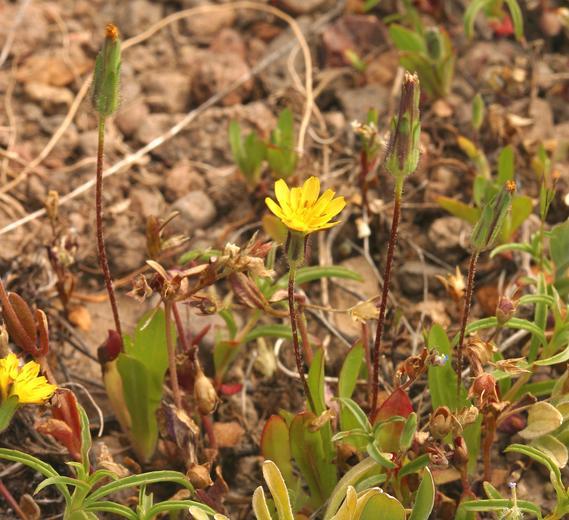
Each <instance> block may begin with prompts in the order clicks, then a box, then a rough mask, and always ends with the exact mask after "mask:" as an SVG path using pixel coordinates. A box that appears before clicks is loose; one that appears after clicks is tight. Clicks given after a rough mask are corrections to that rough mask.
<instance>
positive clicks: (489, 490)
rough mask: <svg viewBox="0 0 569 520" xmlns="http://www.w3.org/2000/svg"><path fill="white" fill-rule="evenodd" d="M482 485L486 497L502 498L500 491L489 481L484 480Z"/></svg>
mask: <svg viewBox="0 0 569 520" xmlns="http://www.w3.org/2000/svg"><path fill="white" fill-rule="evenodd" d="M482 486H483V487H484V492H485V493H486V496H487V497H488V498H497V499H498V500H500V499H502V498H504V497H503V496H502V495H501V494H500V492H499V491H498V490H497V489H496V488H495V487H494V486H493V485H492V484H490V482H484V483H483V484H482Z"/></svg>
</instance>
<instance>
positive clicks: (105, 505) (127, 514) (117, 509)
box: [84, 500, 139, 520]
mask: <svg viewBox="0 0 569 520" xmlns="http://www.w3.org/2000/svg"><path fill="white" fill-rule="evenodd" d="M84 510H85V511H87V512H92V513H94V512H100V513H112V514H114V515H118V516H122V517H123V518H129V519H130V520H139V517H138V515H137V514H136V513H135V512H134V511H133V510H132V509H130V508H129V507H127V506H123V505H122V504H117V503H116V502H109V501H107V500H101V501H99V502H95V503H93V504H90V505H89V506H88V507H85V508H84ZM95 518H96V517H95Z"/></svg>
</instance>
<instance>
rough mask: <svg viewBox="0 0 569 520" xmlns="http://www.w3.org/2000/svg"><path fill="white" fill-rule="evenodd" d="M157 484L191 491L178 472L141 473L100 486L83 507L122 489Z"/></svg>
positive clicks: (191, 488) (190, 486)
mask: <svg viewBox="0 0 569 520" xmlns="http://www.w3.org/2000/svg"><path fill="white" fill-rule="evenodd" d="M157 482H171V483H173V484H178V485H180V486H182V487H184V488H186V489H189V490H190V491H193V489H194V488H193V487H192V485H191V484H190V481H189V480H188V479H187V478H186V476H185V475H184V474H183V473H180V472H179V471H169V470H162V471H149V472H148V473H142V474H140V475H131V476H129V477H124V478H121V479H120V480H116V481H114V482H110V483H108V484H105V485H103V486H101V487H100V488H99V489H97V490H95V491H93V493H91V494H90V495H89V496H88V497H87V498H86V499H85V505H86V506H87V505H92V504H93V503H95V502H96V501H98V500H100V499H102V498H103V497H105V496H107V495H110V494H111V493H117V492H118V491H122V490H124V489H129V488H132V487H137V486H148V485H150V484H154V483H157Z"/></svg>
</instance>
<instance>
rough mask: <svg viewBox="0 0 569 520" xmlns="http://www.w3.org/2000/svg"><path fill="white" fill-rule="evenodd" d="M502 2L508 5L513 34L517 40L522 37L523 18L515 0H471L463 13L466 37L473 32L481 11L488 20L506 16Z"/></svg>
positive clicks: (501, 18)
mask: <svg viewBox="0 0 569 520" xmlns="http://www.w3.org/2000/svg"><path fill="white" fill-rule="evenodd" d="M504 4H506V5H507V6H508V9H509V11H510V16H511V19H512V24H513V26H514V27H513V28H514V34H515V35H516V38H517V39H518V40H521V39H522V38H523V37H524V20H523V16H522V10H521V9H520V5H519V4H518V1H517V0H472V1H471V2H470V4H469V5H468V8H467V9H466V12H465V13H464V32H465V34H466V36H467V37H468V38H472V36H473V34H474V22H475V20H476V16H477V15H478V13H480V12H481V11H482V12H483V13H484V15H485V16H486V17H487V18H488V19H490V20H492V21H493V20H497V21H502V20H503V19H504V17H505V16H507V14H506V12H505V11H504Z"/></svg>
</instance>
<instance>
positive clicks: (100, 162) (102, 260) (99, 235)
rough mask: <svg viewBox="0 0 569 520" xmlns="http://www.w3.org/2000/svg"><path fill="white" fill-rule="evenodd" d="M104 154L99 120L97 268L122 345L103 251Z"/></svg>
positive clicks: (96, 202)
mask: <svg viewBox="0 0 569 520" xmlns="http://www.w3.org/2000/svg"><path fill="white" fill-rule="evenodd" d="M104 152H105V119H104V118H103V117H100V118H99V146H98V148H97V178H96V185H95V210H96V219H97V254H98V257H99V266H100V267H101V271H103V276H104V278H105V287H106V288H107V293H108V295H109V302H110V303H111V310H112V312H113V319H114V320H115V329H116V331H117V332H118V334H119V336H120V338H121V345H122V329H121V323H120V319H119V309H118V306H117V300H116V297H115V290H114V289H113V279H112V278H111V270H110V269H109V261H108V259H107V251H106V250H105V239H104V235H103V201H102V198H103V156H104Z"/></svg>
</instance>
